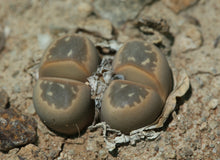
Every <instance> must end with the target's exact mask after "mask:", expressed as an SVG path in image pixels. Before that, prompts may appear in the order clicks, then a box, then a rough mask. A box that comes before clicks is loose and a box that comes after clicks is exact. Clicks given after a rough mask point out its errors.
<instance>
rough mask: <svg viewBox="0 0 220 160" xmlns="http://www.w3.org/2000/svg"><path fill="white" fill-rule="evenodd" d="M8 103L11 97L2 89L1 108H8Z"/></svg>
mask: <svg viewBox="0 0 220 160" xmlns="http://www.w3.org/2000/svg"><path fill="white" fill-rule="evenodd" d="M8 101H9V96H8V94H7V92H6V91H5V90H4V89H2V88H0V108H6V107H7V103H8Z"/></svg>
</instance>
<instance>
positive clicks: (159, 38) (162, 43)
mask: <svg viewBox="0 0 220 160" xmlns="http://www.w3.org/2000/svg"><path fill="white" fill-rule="evenodd" d="M135 25H136V27H137V28H139V30H140V31H141V32H142V33H143V34H142V38H143V39H144V40H146V42H148V43H153V44H155V45H156V46H157V47H159V48H160V49H161V51H162V52H163V53H165V54H168V53H169V52H170V50H171V46H172V44H173V41H174V37H173V35H172V34H171V32H170V26H169V24H168V22H167V21H166V20H165V19H163V18H159V17H150V16H147V17H141V18H139V19H138V20H137V21H136V22H135Z"/></svg>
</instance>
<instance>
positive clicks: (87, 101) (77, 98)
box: [33, 35, 99, 135]
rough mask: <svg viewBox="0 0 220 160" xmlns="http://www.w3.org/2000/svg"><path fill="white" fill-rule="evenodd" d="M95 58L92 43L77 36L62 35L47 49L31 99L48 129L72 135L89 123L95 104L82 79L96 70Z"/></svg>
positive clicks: (91, 119)
mask: <svg viewBox="0 0 220 160" xmlns="http://www.w3.org/2000/svg"><path fill="white" fill-rule="evenodd" d="M98 59H99V58H98V54H97V51H96V49H95V47H94V45H93V44H92V43H91V42H90V41H89V40H88V39H87V38H85V37H82V36H78V35H67V36H64V37H61V38H59V39H58V40H56V41H55V42H54V43H52V44H51V45H50V46H49V48H48V49H47V50H46V53H45V54H44V56H43V58H42V61H41V64H40V69H39V79H38V81H37V83H36V86H35V88H34V93H33V101H34V106H35V109H36V112H37V114H38V115H39V117H40V119H41V120H42V121H43V123H45V124H46V125H47V126H48V127H49V128H50V129H52V130H54V131H57V132H59V133H63V134H67V135H72V134H75V133H77V132H80V131H81V130H82V129H83V128H85V127H86V126H88V125H89V124H91V122H92V121H93V118H94V104H93V101H92V100H91V93H90V87H89V86H87V85H86V84H85V83H84V82H85V81H86V78H87V77H88V76H90V75H91V74H92V73H93V72H94V71H96V68H97V65H98Z"/></svg>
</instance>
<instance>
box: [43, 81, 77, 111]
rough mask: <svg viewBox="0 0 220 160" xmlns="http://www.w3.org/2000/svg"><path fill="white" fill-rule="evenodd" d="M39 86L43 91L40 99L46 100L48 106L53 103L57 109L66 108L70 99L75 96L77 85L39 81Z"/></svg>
mask: <svg viewBox="0 0 220 160" xmlns="http://www.w3.org/2000/svg"><path fill="white" fill-rule="evenodd" d="M40 88H41V89H42V91H43V92H42V94H41V97H42V99H43V100H44V101H46V102H47V103H48V105H49V106H51V105H52V104H54V105H55V107H56V108H58V109H59V108H63V109H65V108H68V107H69V106H70V105H71V103H72V100H74V99H75V98H76V94H77V91H78V87H77V86H73V85H69V84H63V83H58V82H49V81H44V82H43V83H41V85H40Z"/></svg>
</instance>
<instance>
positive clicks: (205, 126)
mask: <svg viewBox="0 0 220 160" xmlns="http://www.w3.org/2000/svg"><path fill="white" fill-rule="evenodd" d="M206 129H207V122H203V123H202V124H201V126H200V127H199V130H200V131H204V130H206Z"/></svg>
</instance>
